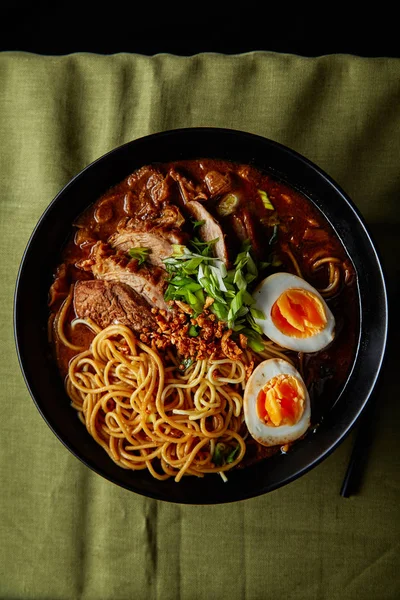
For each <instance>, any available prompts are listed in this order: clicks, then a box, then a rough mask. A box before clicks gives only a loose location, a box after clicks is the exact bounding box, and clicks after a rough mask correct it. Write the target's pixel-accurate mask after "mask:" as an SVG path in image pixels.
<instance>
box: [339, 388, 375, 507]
mask: <svg viewBox="0 0 400 600" xmlns="http://www.w3.org/2000/svg"><path fill="white" fill-rule="evenodd" d="M377 395H378V392H377V389H376V388H375V391H374V392H373V393H372V396H371V397H370V399H369V401H368V404H367V407H366V408H365V411H364V414H363V415H362V416H361V418H360V422H359V425H358V430H357V433H356V438H355V441H354V446H353V450H352V453H351V455H350V460H349V464H348V466H347V470H346V474H345V476H344V479H343V483H342V487H341V489H340V495H341V496H342V497H343V498H350V496H354V495H355V494H357V492H359V490H360V487H361V483H362V479H363V475H364V471H365V468H366V463H367V460H368V455H369V452H370V449H371V444H372V440H373V437H374V426H375V416H376V414H375V408H376V397H377Z"/></svg>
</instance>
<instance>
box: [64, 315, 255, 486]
mask: <svg viewBox="0 0 400 600" xmlns="http://www.w3.org/2000/svg"><path fill="white" fill-rule="evenodd" d="M88 325H89V326H90V327H91V328H92V329H93V330H94V332H95V333H96V335H95V337H94V339H93V341H92V344H91V346H90V348H89V350H86V351H83V352H81V353H80V354H77V355H76V356H75V357H74V358H73V359H72V360H71V362H70V365H69V370H68V375H67V378H66V388H67V392H68V394H69V396H70V398H71V399H72V405H73V407H74V408H75V409H76V410H77V411H78V412H79V416H80V419H81V420H82V422H83V423H84V424H85V425H86V428H87V430H88V432H89V433H90V435H91V436H92V437H93V438H94V439H95V440H96V442H98V443H99V444H100V445H101V446H102V447H103V448H104V450H106V452H107V453H108V455H109V456H110V457H111V458H112V460H113V461H114V462H115V463H117V464H118V465H119V466H120V467H123V468H125V469H132V470H141V469H146V468H147V469H148V470H149V471H150V473H151V474H152V475H153V477H155V478H156V479H161V480H162V479H167V478H169V477H174V478H175V481H177V482H178V481H180V479H181V478H182V476H183V475H196V476H198V477H202V476H204V475H205V474H206V473H220V474H221V476H222V477H223V478H226V477H225V476H224V474H223V473H224V472H225V471H228V470H230V469H232V468H233V467H235V466H236V465H237V464H238V463H240V461H241V460H242V459H243V456H244V454H245V451H246V443H245V440H244V437H243V435H242V434H244V432H245V431H247V430H246V427H242V425H243V422H244V417H243V410H242V408H243V406H242V404H243V389H244V386H245V379H246V365H245V363H244V362H243V361H242V360H236V361H233V360H231V359H228V358H226V359H220V360H212V359H210V358H208V359H205V360H199V361H195V362H194V364H193V365H192V366H191V367H189V368H188V369H186V371H184V372H183V373H182V372H180V370H179V365H178V363H177V361H176V358H174V357H173V355H172V354H168V355H167V356H166V358H164V361H163V360H162V359H161V357H160V356H159V354H158V353H157V352H155V351H154V350H153V349H152V348H150V347H149V346H146V345H145V344H143V343H142V342H140V341H139V340H138V339H137V338H136V337H135V336H134V334H133V333H132V331H131V330H130V329H129V328H128V327H125V326H124V325H120V324H118V325H110V326H109V327H107V328H106V329H103V330H100V329H99V328H98V327H97V326H96V325H95V324H94V323H90V324H89V323H88ZM217 443H223V444H224V447H225V448H228V449H232V450H234V449H236V452H234V458H232V460H231V461H230V462H229V463H228V464H226V463H225V464H222V465H216V464H215V462H213V457H214V453H215V449H216V444H217Z"/></svg>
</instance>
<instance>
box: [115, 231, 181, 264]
mask: <svg viewBox="0 0 400 600" xmlns="http://www.w3.org/2000/svg"><path fill="white" fill-rule="evenodd" d="M172 237H173V236H172ZM108 243H109V244H111V246H112V247H113V248H115V249H116V250H120V251H121V252H125V253H127V252H129V250H130V249H131V248H148V249H149V250H150V252H149V255H148V257H147V259H146V260H147V262H148V263H150V264H152V265H156V266H158V267H162V268H164V263H163V258H167V257H168V256H171V254H172V244H174V243H176V242H171V241H170V239H169V236H168V232H165V231H163V230H162V229H153V230H151V231H140V230H137V229H133V230H132V229H129V228H128V229H122V230H120V231H118V232H116V233H114V234H113V235H112V236H111V237H110V238H109V240H108Z"/></svg>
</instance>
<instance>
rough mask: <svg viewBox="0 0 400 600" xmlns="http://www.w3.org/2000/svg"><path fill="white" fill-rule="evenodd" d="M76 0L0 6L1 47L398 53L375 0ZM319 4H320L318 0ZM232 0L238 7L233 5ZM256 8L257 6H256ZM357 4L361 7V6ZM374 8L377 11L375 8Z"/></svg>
mask: <svg viewBox="0 0 400 600" xmlns="http://www.w3.org/2000/svg"><path fill="white" fill-rule="evenodd" d="M224 4H225V3H224ZM226 6H229V9H221V8H219V4H218V3H214V5H213V4H212V3H207V4H206V5H202V4H201V3H199V2H198V3H196V4H195V3H185V5H183V7H182V6H180V5H179V4H177V3H171V4H169V5H168V8H167V7H164V8H160V7H159V6H157V4H155V3H149V2H148V1H147V2H134V1H132V0H131V2H130V3H120V2H108V3H107V4H104V5H101V6H100V7H99V4H94V3H90V2H82V3H81V4H80V5H78V6H77V5H71V4H68V3H63V4H62V6H59V5H57V6H52V7H49V6H45V5H44V3H42V2H36V3H35V4H32V3H30V4H27V5H26V6H25V5H24V4H18V5H17V8H9V7H8V8H2V9H1V13H0V51H5V50H24V51H28V52H35V53H38V54H69V53H72V52H95V53H100V54H114V53H117V52H134V53H139V54H146V55H152V54H157V53H159V52H168V53H172V54H178V55H183V56H189V55H192V54H196V53H198V52H207V51H208V52H223V53H227V54H233V53H241V52H248V51H251V50H270V51H275V52H285V53H293V54H299V55H302V56H320V55H324V54H335V53H347V54H354V55H359V56H376V57H379V56H391V57H399V56H400V42H399V40H400V33H399V31H400V25H399V21H398V17H397V13H394V11H393V14H391V12H390V11H389V12H388V11H387V10H386V12H385V13H384V14H380V13H379V10H378V9H379V8H381V7H380V6H377V5H374V4H372V5H370V6H371V7H374V10H373V11H372V8H370V7H367V6H363V9H362V10H363V12H364V13H367V14H358V12H350V10H354V9H352V5H351V4H350V3H348V12H346V11H345V10H344V9H339V8H338V7H337V5H326V4H324V5H323V6H321V7H319V8H314V9H313V10H311V9H307V8H303V7H302V9H301V10H299V9H296V10H295V12H293V9H292V8H291V7H290V5H288V4H287V3H285V4H284V5H283V3H282V8H280V7H275V8H271V7H270V6H269V5H268V3H261V2H258V3H255V2H247V3H243V4H237V5H234V4H231V5H228V4H226ZM316 6H318V5H316ZM235 7H236V8H235ZM260 10H261V12H260ZM360 10H361V9H360ZM377 13H378V14H377Z"/></svg>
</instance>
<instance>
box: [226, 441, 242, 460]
mask: <svg viewBox="0 0 400 600" xmlns="http://www.w3.org/2000/svg"><path fill="white" fill-rule="evenodd" d="M239 450H240V445H239V444H238V445H237V446H236V447H235V448H234V449H233V450H232V451H231V452H230V453H229V454H228V456H227V457H226V459H225V462H226V464H227V465H229V464H230V463H233V461H234V460H235V458H236V457H237V455H238V454H239Z"/></svg>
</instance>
